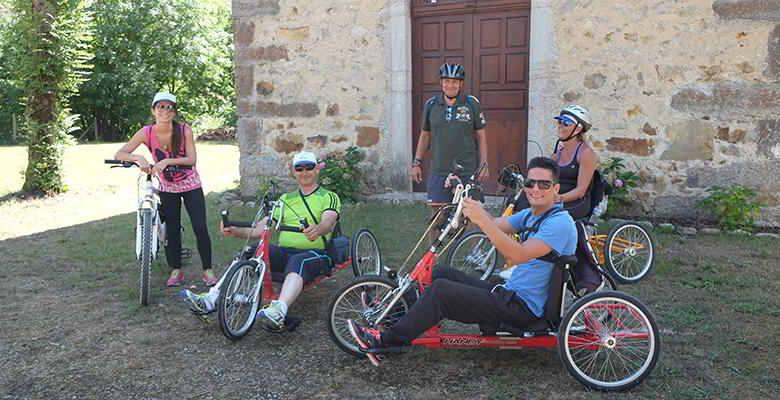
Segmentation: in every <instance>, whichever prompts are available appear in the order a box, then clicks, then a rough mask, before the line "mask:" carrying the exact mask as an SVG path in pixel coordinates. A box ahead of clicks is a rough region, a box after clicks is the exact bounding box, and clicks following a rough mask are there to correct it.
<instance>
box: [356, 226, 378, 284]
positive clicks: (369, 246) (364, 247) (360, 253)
mask: <svg viewBox="0 0 780 400" xmlns="http://www.w3.org/2000/svg"><path fill="white" fill-rule="evenodd" d="M350 254H351V255H352V272H354V273H355V276H360V275H368V274H372V275H380V274H381V273H382V253H381V252H380V251H379V243H377V241H376V237H374V234H373V233H371V231H369V230H368V229H366V228H360V229H358V230H357V231H356V232H355V233H354V234H353V235H352V243H351V248H350Z"/></svg>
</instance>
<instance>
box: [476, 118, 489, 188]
mask: <svg viewBox="0 0 780 400" xmlns="http://www.w3.org/2000/svg"><path fill="white" fill-rule="evenodd" d="M474 135H475V136H476V137H477V143H478V144H479V163H480V164H487V163H488V147H487V131H486V130H485V128H482V129H478V130H477V131H476V132H474ZM488 178H490V171H489V170H488V168H485V169H483V170H482V172H480V173H479V176H478V177H477V181H478V182H484V181H485V179H488Z"/></svg>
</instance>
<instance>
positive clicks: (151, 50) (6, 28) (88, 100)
mask: <svg viewBox="0 0 780 400" xmlns="http://www.w3.org/2000/svg"><path fill="white" fill-rule="evenodd" d="M13 2H20V3H26V4H27V7H28V8H29V4H30V1H29V0H27V1H22V0H0V143H8V142H9V139H10V131H11V114H17V115H19V114H22V113H23V110H24V104H25V99H24V96H23V95H22V92H23V88H24V83H25V80H26V79H27V78H26V77H25V75H24V73H23V72H24V71H23V69H21V67H20V65H23V64H24V61H23V60H24V59H25V58H26V57H28V56H29V52H25V50H24V49H23V48H22V46H21V42H20V41H19V35H20V31H19V30H18V29H17V28H15V26H17V25H15V24H16V23H19V22H20V21H22V20H24V16H23V15H22V13H21V12H18V11H17V10H18V9H17V8H11V6H12V5H13ZM68 2H71V0H60V1H59V3H68ZM81 3H83V4H84V5H85V6H86V8H85V11H86V15H88V16H90V18H88V19H85V20H84V21H82V22H81V24H80V25H78V26H77V29H78V30H79V31H80V32H83V33H85V32H89V33H90V34H91V39H90V40H89V41H88V42H87V43H86V44H85V46H86V47H83V48H80V50H84V51H87V52H88V53H89V56H90V60H89V64H91V66H92V68H91V70H90V71H89V72H88V73H87V74H85V75H83V79H81V80H79V81H78V82H76V84H75V86H74V87H72V93H73V94H72V96H68V98H69V111H70V114H71V115H78V118H71V119H70V121H71V122H73V123H74V124H75V126H76V127H77V128H79V130H78V131H75V132H74V134H75V135H76V136H81V137H83V138H85V139H94V133H93V130H94V129H95V124H97V129H98V136H99V139H100V140H109V141H110V140H123V139H126V138H128V137H130V136H131V135H132V134H133V133H134V132H135V131H136V130H137V129H138V128H140V127H141V126H143V125H145V124H147V123H149V122H150V121H151V114H150V102H151V99H152V97H153V96H154V94H155V93H156V92H157V91H161V90H167V91H170V92H172V93H174V94H176V95H177V97H178V100H179V109H180V115H181V118H182V119H183V120H185V121H187V122H189V123H191V124H193V126H194V128H195V129H196V131H197V130H198V128H201V129H203V128H208V127H217V126H223V125H234V124H235V119H236V114H235V89H234V78H233V36H232V26H231V15H230V3H229V2H227V1H225V0H167V1H163V2H161V1H156V0H100V1H90V0H82V1H81ZM4 5H5V6H7V7H8V9H10V10H12V11H11V12H10V13H9V12H7V11H4V10H3V6H4ZM28 131H29V130H28Z"/></svg>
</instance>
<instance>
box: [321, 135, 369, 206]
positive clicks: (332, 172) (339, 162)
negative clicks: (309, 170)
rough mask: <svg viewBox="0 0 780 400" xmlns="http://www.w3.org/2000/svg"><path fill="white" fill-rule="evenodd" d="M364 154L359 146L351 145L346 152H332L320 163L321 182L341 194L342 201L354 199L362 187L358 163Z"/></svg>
mask: <svg viewBox="0 0 780 400" xmlns="http://www.w3.org/2000/svg"><path fill="white" fill-rule="evenodd" d="M363 158H364V155H363V153H361V152H360V151H359V150H358V148H357V147H355V146H350V147H348V148H347V150H346V152H344V153H340V152H339V153H332V154H329V155H328V156H326V157H325V158H324V159H323V160H322V161H321V163H320V175H319V179H320V184H321V185H322V186H323V187H324V188H325V189H328V190H330V191H332V192H335V193H336V194H338V195H339V198H340V199H341V201H342V202H346V201H354V200H355V192H356V191H357V189H358V188H359V187H360V169H359V168H358V164H359V163H360V162H361V161H363Z"/></svg>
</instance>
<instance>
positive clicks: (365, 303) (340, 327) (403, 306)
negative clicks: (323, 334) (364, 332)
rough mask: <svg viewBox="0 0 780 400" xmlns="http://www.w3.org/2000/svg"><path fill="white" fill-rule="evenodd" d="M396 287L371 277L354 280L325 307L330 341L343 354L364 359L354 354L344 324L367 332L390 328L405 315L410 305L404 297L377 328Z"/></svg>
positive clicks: (352, 341)
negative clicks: (356, 326)
mask: <svg viewBox="0 0 780 400" xmlns="http://www.w3.org/2000/svg"><path fill="white" fill-rule="evenodd" d="M397 287H398V285H397V284H396V283H395V281H393V280H391V279H389V278H385V277H383V276H373V275H363V276H358V277H356V278H353V279H352V280H350V281H349V282H347V284H346V285H344V286H343V287H342V289H341V290H339V291H338V292H337V293H336V294H335V295H334V296H333V297H332V298H331V300H330V302H329V303H328V308H327V310H328V311H327V312H328V315H327V318H326V319H327V321H328V333H329V334H330V338H331V339H333V341H334V342H335V343H336V345H338V346H339V348H341V349H342V350H344V351H346V352H347V353H349V354H352V355H353V356H355V357H359V358H364V357H365V356H366V355H365V353H362V352H360V350H358V347H357V342H356V341H355V339H354V338H353V337H352V335H351V334H350V333H349V328H347V320H348V319H351V320H353V321H355V322H357V323H359V324H361V325H362V326H365V327H369V328H379V326H381V327H382V328H387V327H390V326H392V325H393V324H394V323H395V322H396V321H398V320H399V319H400V318H401V317H403V316H404V315H406V312H407V311H409V308H410V307H411V306H412V302H413V300H412V295H411V294H409V293H406V294H404V295H403V296H401V298H400V299H399V300H398V301H397V302H396V303H395V304H393V306H392V308H391V309H390V311H389V312H388V313H387V315H386V316H385V318H384V319H383V320H382V321H381V322H380V323H379V324H377V318H379V316H380V315H381V314H382V312H383V311H384V310H385V309H387V308H388V306H390V302H391V301H392V300H393V297H394V296H393V295H394V294H395V293H393V290H394V289H396V288H397ZM378 325H379V326H378Z"/></svg>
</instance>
